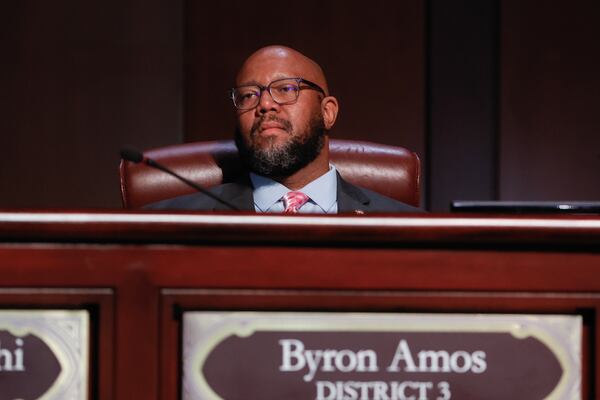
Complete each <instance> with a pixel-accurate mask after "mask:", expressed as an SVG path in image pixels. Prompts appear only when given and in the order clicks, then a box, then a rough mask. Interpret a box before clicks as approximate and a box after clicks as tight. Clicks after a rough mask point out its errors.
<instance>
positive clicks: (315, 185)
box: [250, 164, 337, 212]
mask: <svg viewBox="0 0 600 400" xmlns="http://www.w3.org/2000/svg"><path fill="white" fill-rule="evenodd" d="M250 180H251V181H252V186H253V187H254V192H253V196H254V204H255V205H256V207H257V208H258V209H259V210H260V211H262V212H266V211H268V210H269V209H270V208H271V207H273V205H274V204H275V203H277V202H278V201H280V199H281V198H282V197H283V196H284V195H285V194H286V193H287V192H289V191H290V189H288V188H287V187H285V186H284V185H282V184H281V183H279V182H277V181H274V180H273V179H271V178H267V177H265V176H262V175H257V174H255V173H253V172H250ZM299 191H300V192H302V193H304V194H306V195H307V196H308V197H309V198H310V200H309V201H310V202H312V203H315V204H316V205H318V206H319V207H320V208H322V209H323V211H324V212H327V211H329V210H330V209H331V208H332V207H333V206H334V205H335V203H336V201H337V172H336V169H335V167H334V166H333V165H331V164H330V165H329V171H327V172H326V173H325V174H323V175H321V176H320V177H318V178H317V179H315V180H314V181H312V182H310V183H309V184H308V185H306V186H304V187H303V188H302V189H299Z"/></svg>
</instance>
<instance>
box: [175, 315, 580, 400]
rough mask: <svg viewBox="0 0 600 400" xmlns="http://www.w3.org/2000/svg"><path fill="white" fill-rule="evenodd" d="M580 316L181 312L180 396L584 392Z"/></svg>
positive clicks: (548, 395)
mask: <svg viewBox="0 0 600 400" xmlns="http://www.w3.org/2000/svg"><path fill="white" fill-rule="evenodd" d="M581 329H582V319H581V317H580V316H569V315H493V314H490V315H478V314H387V313H386V314H383V313H368V314H367V313H294V312H185V313H184V316H183V382H182V385H183V387H182V389H183V390H182V393H183V399H184V400H191V399H194V400H196V399H207V400H212V399H227V400H236V399H240V400H247V399H259V398H260V399H261V400H269V399H277V400H279V399H285V398H294V399H296V398H302V399H316V400H340V399H344V400H353V399H356V400H359V399H370V400H404V399H419V400H425V399H434V400H447V399H464V398H477V399H486V400H494V399H502V400H505V399H528V400H534V399H573V400H575V399H580V398H581V393H580V392H581Z"/></svg>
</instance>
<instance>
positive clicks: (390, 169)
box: [119, 139, 420, 209]
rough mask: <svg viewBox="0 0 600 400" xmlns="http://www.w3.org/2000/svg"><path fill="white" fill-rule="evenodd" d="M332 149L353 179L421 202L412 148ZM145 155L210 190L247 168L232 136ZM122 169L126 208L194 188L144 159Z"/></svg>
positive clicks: (356, 144) (362, 145) (355, 144)
mask: <svg viewBox="0 0 600 400" xmlns="http://www.w3.org/2000/svg"><path fill="white" fill-rule="evenodd" d="M329 149H330V159H331V163H332V164H334V165H335V167H336V168H337V170H338V171H339V173H340V174H341V175H342V176H343V177H344V179H346V180H347V181H349V182H351V183H353V184H356V185H359V186H362V187H365V188H367V189H371V190H373V191H375V192H377V193H380V194H383V195H385V196H388V197H391V198H393V199H396V200H399V201H402V202H404V203H407V204H410V205H413V206H415V207H418V206H419V196H420V193H419V184H420V181H419V172H420V166H419V157H418V156H417V155H416V154H415V153H413V152H412V151H410V150H407V149H405V148H403V147H395V146H388V145H383V144H376V143H370V142H363V141H354V140H340V139H337V140H336V139H331V140H330V141H329ZM144 155H145V156H146V157H149V158H152V159H154V160H156V161H157V162H159V163H161V164H163V165H165V166H166V167H168V168H170V169H172V170H174V171H175V172H177V173H179V174H181V175H183V176H184V177H186V178H187V179H189V180H191V181H193V182H196V183H198V184H200V185H202V186H204V187H207V188H208V187H211V186H216V185H218V184H221V183H223V182H231V181H233V180H235V178H236V176H238V175H239V174H240V173H242V171H243V168H242V165H241V162H240V159H239V157H238V153H237V149H236V147H235V144H234V143H233V141H232V140H222V141H213V142H195V143H186V144H179V145H174V146H168V147H161V148H157V149H152V150H148V151H146V152H144ZM119 171H120V175H121V198H122V200H123V207H124V208H128V209H135V208H140V207H142V206H144V205H146V204H150V203H154V202H156V201H160V200H164V199H168V198H172V197H177V196H180V195H184V194H188V193H192V192H194V189H192V188H190V187H189V186H187V185H185V184H184V183H182V182H180V181H179V180H177V179H175V178H173V177H172V176H170V175H168V174H166V173H164V172H162V171H159V170H156V169H154V168H151V167H149V166H147V165H145V164H143V163H140V164H134V163H131V162H129V161H121V165H120V168H119Z"/></svg>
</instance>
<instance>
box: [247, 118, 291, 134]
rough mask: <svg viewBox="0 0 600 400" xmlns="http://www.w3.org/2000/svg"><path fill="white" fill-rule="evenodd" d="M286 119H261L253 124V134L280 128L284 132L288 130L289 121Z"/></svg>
mask: <svg viewBox="0 0 600 400" xmlns="http://www.w3.org/2000/svg"><path fill="white" fill-rule="evenodd" d="M286 122H287V121H276V120H267V121H261V122H258V123H256V124H255V126H254V127H253V129H252V133H253V134H260V133H263V132H266V131H275V130H280V131H284V132H288V133H289V132H290V127H289V126H288V125H289V123H286Z"/></svg>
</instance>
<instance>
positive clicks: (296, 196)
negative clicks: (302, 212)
mask: <svg viewBox="0 0 600 400" xmlns="http://www.w3.org/2000/svg"><path fill="white" fill-rule="evenodd" d="M307 201H308V196H307V195H305V194H304V193H302V192H288V193H287V194H286V195H285V196H283V205H284V207H285V210H283V212H284V213H288V214H295V213H297V212H298V210H299V209H300V207H302V206H303V205H304V203H306V202H307Z"/></svg>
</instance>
